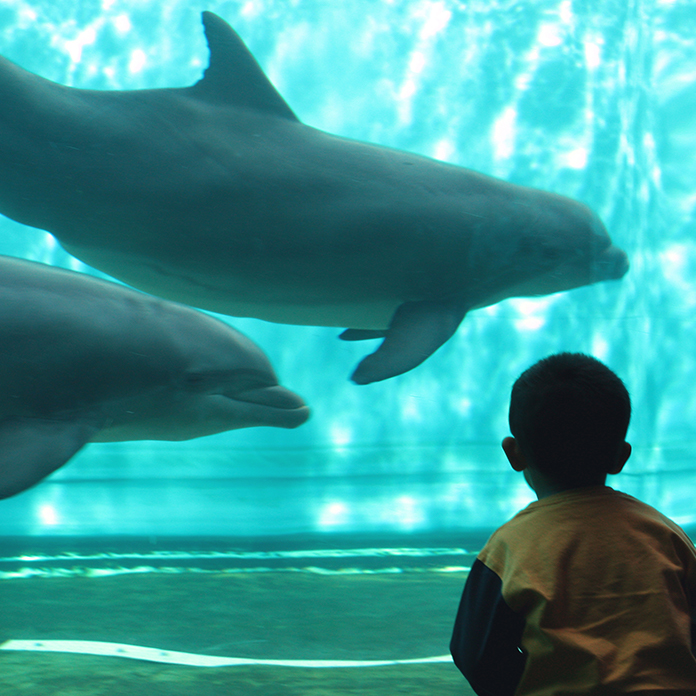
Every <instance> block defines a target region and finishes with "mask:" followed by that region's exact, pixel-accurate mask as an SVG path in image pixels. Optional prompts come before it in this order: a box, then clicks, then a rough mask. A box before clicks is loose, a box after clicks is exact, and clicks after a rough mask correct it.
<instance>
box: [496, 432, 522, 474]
mask: <svg viewBox="0 0 696 696" xmlns="http://www.w3.org/2000/svg"><path fill="white" fill-rule="evenodd" d="M502 445H503V452H505V456H506V457H507V458H508V461H509V462H510V466H511V467H512V468H513V469H514V470H515V471H524V470H525V469H526V468H527V462H526V461H525V459H524V455H523V454H522V452H521V451H520V447H519V445H518V444H517V440H515V438H514V437H504V438H503V442H502Z"/></svg>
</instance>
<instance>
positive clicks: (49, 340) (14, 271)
mask: <svg viewBox="0 0 696 696" xmlns="http://www.w3.org/2000/svg"><path fill="white" fill-rule="evenodd" d="M308 416H309V409H308V408H307V407H306V406H305V404H304V402H303V401H302V399H301V398H300V397H299V396H297V394H294V393H293V392H291V391H289V390H287V389H285V388H284V387H281V386H280V385H279V384H278V380H277V379H276V376H275V374H274V372H273V368H272V367H271V364H270V363H269V361H268V359H267V358H266V356H265V355H264V353H262V352H261V350H260V349H259V348H258V347H257V346H256V345H255V344H254V343H252V342H251V341H250V340H249V339H248V338H246V337H245V336H243V335H242V334H240V333H239V332H238V331H236V330H235V329H233V328H232V327H230V326H228V325H227V324H224V323H223V322H221V321H219V320H217V319H214V318H213V317H210V316H208V315H207V314H203V313H202V312H198V311H196V310H193V309H191V308H189V307H185V306H183V305H179V304H175V303H173V302H167V301H165V300H160V299H157V298H153V297H148V296H147V295H144V294H142V293H139V292H136V291H134V290H131V289H129V288H126V287H123V286H121V285H117V284H116V283H111V282H108V281H102V280H98V279H97V278H93V277H91V276H88V275H85V274H81V273H74V272H72V271H66V270H62V269H57V268H52V267H50V266H45V265H43V264H39V263H33V262H31V261H22V260H19V259H13V258H8V257H6V256H1V257H0V498H7V497H9V496H11V495H14V494H16V493H20V492H21V491H23V490H25V489H26V488H29V487H30V486H32V485H34V484H35V483H37V482H38V481H40V480H41V479H42V478H44V477H45V476H48V474H50V473H51V472H53V471H55V470H56V469H58V468H59V467H61V466H63V464H65V463H66V462H67V461H68V460H69V459H70V457H72V456H73V455H74V454H75V453H76V452H77V451H78V450H79V449H80V448H82V447H83V446H84V445H85V444H86V443H87V442H115V441H120V440H187V439H190V438H194V437H201V436H203V435H211V434H213V433H219V432H223V431H225V430H233V429H235V428H247V427H251V426H256V425H271V426H279V427H282V428H294V427H296V426H298V425H301V424H302V423H304V421H305V420H307V418H308Z"/></svg>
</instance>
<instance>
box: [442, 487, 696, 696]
mask: <svg viewBox="0 0 696 696" xmlns="http://www.w3.org/2000/svg"><path fill="white" fill-rule="evenodd" d="M477 563H480V564H482V566H481V567H479V568H478V570H476V572H474V570H475V569H473V568H472V575H470V578H469V580H470V581H471V584H472V586H471V587H469V581H467V587H465V590H464V594H463V596H462V605H460V610H459V614H458V619H457V625H456V626H455V635H454V636H453V641H452V645H453V647H452V652H453V655H454V656H455V662H457V661H458V659H459V663H461V665H465V666H466V669H468V670H469V671H470V672H471V673H473V674H475V680H474V681H475V682H476V683H474V682H472V686H474V689H475V690H477V686H478V689H479V690H477V693H481V694H498V693H500V694H503V693H514V694H515V696H552V695H553V696H560V695H561V694H586V693H587V694H589V693H592V694H603V693H607V694H610V693H627V692H631V691H638V692H639V691H641V690H649V689H670V690H673V689H683V690H684V691H685V692H686V693H689V692H692V693H696V657H694V653H693V652H692V649H693V646H692V640H693V638H694V636H692V631H694V627H693V626H694V624H693V618H692V617H694V616H696V607H694V602H696V550H695V549H694V545H693V543H692V542H691V540H690V539H689V537H688V536H687V535H686V533H685V532H684V531H683V530H682V529H681V528H680V527H678V526H677V525H676V524H674V523H673V522H672V521H671V520H669V519H668V518H666V517H665V516H664V515H662V514H661V513H659V512H658V511H657V510H655V509H654V508H651V507H650V506H648V505H646V504H645V503H642V502H640V501H639V500H636V499H635V498H632V497H631V496H628V495H625V494H623V493H619V492H617V491H614V490H612V489H611V488H608V487H605V486H599V487H592V488H583V489H576V490H574V491H566V492H563V493H558V494H556V495H552V496H549V497H547V498H543V499H542V500H539V501H536V502H534V503H532V504H530V505H529V506H528V507H526V508H525V509H524V510H522V511H521V512H519V513H518V514H517V515H516V516H515V517H514V518H513V519H512V520H510V521H509V522H507V523H506V524H504V525H503V526H502V527H500V529H498V530H497V531H496V532H495V533H494V534H493V535H492V537H491V538H490V539H489V541H488V542H487V544H486V546H485V547H484V549H483V550H482V551H481V553H480V554H479V556H478V559H477ZM491 571H492V572H491ZM496 583H498V592H499V595H498V596H499V598H501V599H502V603H501V604H502V606H503V608H502V613H501V609H500V607H498V608H497V609H496V611H495V612H492V609H491V607H492V606H493V605H492V602H493V601H494V599H495V593H492V592H491V587H490V586H495V585H496ZM477 585H478V587H477ZM483 585H488V586H489V588H488V591H487V592H483V594H482V586H483ZM467 595H468V599H467ZM482 597H484V598H485V597H487V598H488V599H483V600H482ZM472 599H474V600H475V601H472ZM485 604H488V605H489V606H484V605H485ZM508 608H509V610H510V612H509V614H508V613H506V612H507V611H508ZM486 612H489V613H491V615H492V614H493V613H495V615H496V616H497V618H494V619H492V620H491V621H488V622H486V619H485V617H484V616H482V613H483V614H485V613H486ZM501 617H502V618H501ZM517 622H519V624H518V626H517V627H516V626H515V624H516V623H517ZM496 624H497V625H496ZM505 624H507V626H506V625H505ZM482 626H484V627H485V629H482V628H481V627H482ZM469 628H471V630H473V631H474V632H478V633H480V634H481V635H479V636H478V637H475V636H472V635H468V637H466V638H462V637H461V635H460V636H459V637H458V636H457V634H458V633H459V634H461V633H462V632H466V631H468V630H469ZM501 631H502V632H503V633H500V632H501ZM515 631H517V635H518V636H519V640H518V641H516V642H517V643H518V645H517V646H516V649H517V657H518V658H519V657H520V652H519V651H520V650H521V652H522V654H523V659H522V661H521V662H519V665H520V669H521V675H519V674H518V675H517V679H516V682H515V684H514V685H512V684H511V685H509V686H508V687H505V688H502V689H500V690H496V687H495V686H494V687H493V688H492V690H491V685H490V684H487V682H486V676H485V671H489V670H488V668H486V669H485V670H481V669H480V667H481V665H482V664H484V662H485V660H484V662H481V663H480V664H479V665H478V667H476V665H475V663H476V659H477V658H476V657H474V658H473V660H472V651H473V652H476V651H478V652H480V653H481V654H484V652H485V651H486V650H487V648H485V646H481V645H477V641H489V643H491V645H494V646H497V647H496V648H495V649H498V650H499V652H501V653H502V652H504V651H508V652H509V651H510V650H511V649H512V648H511V646H510V645H507V646H505V644H504V643H503V644H502V645H503V647H501V644H500V643H499V641H498V638H497V636H498V635H499V634H500V635H507V636H510V635H513V634H515ZM505 632H507V633H505ZM471 646H473V647H471ZM457 652H459V655H457V654H455V653H457ZM499 657H500V658H501V659H503V658H504V656H503V655H502V654H501V655H499ZM509 657H510V658H511V659H513V661H514V656H509ZM487 659H488V661H489V662H490V660H491V652H490V650H488V658H487ZM472 665H474V666H473V667H472ZM460 668H461V666H460ZM472 670H473V672H472ZM462 671H464V669H463V670H462ZM465 676H467V675H466V672H465ZM508 688H511V689H513V690H512V691H508V690H506V689H508Z"/></svg>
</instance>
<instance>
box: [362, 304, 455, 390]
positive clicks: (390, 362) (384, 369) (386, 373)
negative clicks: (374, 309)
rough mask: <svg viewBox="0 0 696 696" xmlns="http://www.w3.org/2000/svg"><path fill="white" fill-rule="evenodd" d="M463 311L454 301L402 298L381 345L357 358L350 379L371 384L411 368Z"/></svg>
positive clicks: (431, 350)
mask: <svg viewBox="0 0 696 696" xmlns="http://www.w3.org/2000/svg"><path fill="white" fill-rule="evenodd" d="M465 314H466V308H462V307H461V306H460V305H458V304H456V303H453V302H436V301H423V302H404V304H402V305H400V306H399V308H398V309H397V310H396V312H394V316H393V317H392V320H391V323H390V325H389V329H388V330H387V335H386V337H385V339H384V341H383V342H382V345H381V346H380V347H379V348H378V349H377V350H376V351H375V352H374V353H372V354H371V355H368V356H367V357H366V358H364V359H363V360H362V361H361V362H360V364H359V365H358V367H357V368H356V370H355V372H353V374H352V376H351V379H352V380H353V381H354V382H355V383H356V384H370V382H379V381H380V380H383V379H388V378H389V377H395V376H396V375H400V374H403V373H404V372H408V371H409V370H412V369H413V368H414V367H416V366H418V365H420V364H421V363H422V362H423V361H424V360H425V359H426V358H429V357H430V356H431V355H432V354H433V353H434V352H435V351H436V350H437V349H438V348H439V347H440V346H441V345H442V344H443V343H444V342H445V341H447V339H448V338H450V337H451V336H452V335H453V334H454V332H455V331H456V330H457V327H458V326H459V324H460V323H461V321H462V319H464V315H465Z"/></svg>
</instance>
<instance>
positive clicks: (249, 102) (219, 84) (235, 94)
mask: <svg viewBox="0 0 696 696" xmlns="http://www.w3.org/2000/svg"><path fill="white" fill-rule="evenodd" d="M203 27H204V28H205V37H206V39H207V40H208V48H209V49H210V63H209V64H208V68H207V69H206V71H205V72H204V73H203V78H202V79H201V80H199V81H198V82H197V83H196V84H195V85H193V87H191V88H190V89H191V90H192V91H193V92H195V94H196V96H197V97H198V98H199V99H205V100H206V101H211V102H224V103H227V104H235V105H237V106H240V107H246V108H249V109H256V110H257V111H265V112H266V113H270V114H273V115H275V116H277V117H279V118H286V119H289V120H292V121H297V120H298V119H297V116H295V114H294V113H293V112H292V109H291V108H290V107H289V106H288V105H287V104H286V103H285V100H284V99H283V97H281V96H280V94H278V92H277V91H276V88H275V87H274V86H273V85H272V84H271V83H270V81H269V79H268V78H267V77H266V75H265V74H264V72H263V70H262V69H261V66H260V65H259V64H258V63H257V62H256V59H255V58H254V56H252V55H251V53H250V52H249V49H248V48H247V47H246V46H245V45H244V42H243V41H242V40H241V39H240V38H239V36H238V35H237V33H236V32H235V31H234V29H232V27H231V26H230V25H229V24H227V22H225V21H224V20H223V19H221V18H220V17H218V16H217V15H216V14H213V13H212V12H203Z"/></svg>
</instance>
